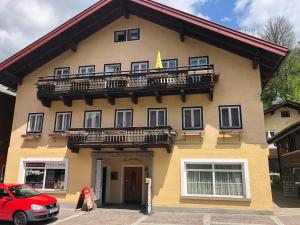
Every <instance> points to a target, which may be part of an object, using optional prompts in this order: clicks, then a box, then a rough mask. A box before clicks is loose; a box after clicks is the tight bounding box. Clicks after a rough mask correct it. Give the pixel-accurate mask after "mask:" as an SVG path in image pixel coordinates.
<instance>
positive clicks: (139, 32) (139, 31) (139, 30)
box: [127, 28, 141, 41]
mask: <svg viewBox="0 0 300 225" xmlns="http://www.w3.org/2000/svg"><path fill="white" fill-rule="evenodd" d="M133 30H137V31H138V34H139V38H138V39H136V40H130V39H129V32H130V31H133ZM140 39H141V29H140V28H132V29H128V30H127V41H139V40H140Z"/></svg>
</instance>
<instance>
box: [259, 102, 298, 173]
mask: <svg viewBox="0 0 300 225" xmlns="http://www.w3.org/2000/svg"><path fill="white" fill-rule="evenodd" d="M299 121H300V104H298V103H296V102H292V101H278V102H276V103H275V104H273V105H272V106H271V107H270V108H269V109H267V110H265V127H266V137H267V139H270V138H272V137H274V136H275V134H277V133H278V132H280V131H282V130H284V129H285V128H287V127H289V126H291V125H292V124H294V123H296V122H299ZM269 149H270V154H269V168H270V172H279V162H278V154H277V147H276V146H275V145H274V144H273V143H272V144H270V145H269Z"/></svg>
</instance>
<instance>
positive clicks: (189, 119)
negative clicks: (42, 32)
mask: <svg viewBox="0 0 300 225" xmlns="http://www.w3.org/2000/svg"><path fill="white" fill-rule="evenodd" d="M158 51H160V52H161V55H162V58H163V65H164V68H163V69H161V70H157V69H150V68H154V67H155V61H156V55H157V52H158ZM287 52H288V50H287V49H286V48H284V47H281V46H277V45H275V44H271V43H269V42H265V41H263V40H260V39H257V38H254V37H251V36H248V35H246V34H243V33H240V32H238V31H235V30H232V29H229V28H226V27H223V26H221V25H218V24H215V23H212V22H209V21H206V20H204V19H201V18H197V17H195V16H192V15H189V14H186V13H184V12H181V11H178V10H175V9H172V8H170V7H167V6H165V5H162V4H159V3H155V2H153V1H150V0H131V1H112V0H103V1H100V2H98V3H96V4H95V5H93V6H91V7H90V8H88V9H87V10H85V11H84V12H82V13H81V14H79V15H77V16H76V17H74V18H73V19H71V20H70V21H68V22H66V23H65V24H63V25H62V26H60V27H59V28H57V29H55V30H54V31H52V32H50V33H49V34H47V35H46V36H44V37H42V38H41V39H39V40H38V41H36V42H35V43H33V44H32V45H30V46H28V47H27V48H25V49H24V50H22V51H21V52H19V53H17V54H16V55H14V56H12V57H11V58H9V59H8V60H6V61H4V62H3V63H1V64H0V71H1V72H0V77H1V76H2V75H3V76H8V74H7V71H10V73H12V74H13V75H14V78H16V82H17V81H18V80H21V82H22V84H19V85H17V99H16V110H15V115H14V121H13V130H12V138H11V142H10V147H9V154H8V163H7V173H6V176H5V182H22V183H23V182H25V183H27V184H29V185H32V186H33V187H35V188H37V189H40V190H41V191H42V192H45V193H50V194H52V195H53V196H55V197H57V198H58V199H59V200H60V201H65V202H75V201H77V199H78V196H79V193H80V191H81V189H82V187H83V186H84V185H88V186H91V187H92V188H93V189H94V192H95V196H96V198H97V199H98V201H97V202H98V203H99V205H101V202H102V203H103V204H105V203H138V204H142V203H144V202H145V200H146V198H147V196H146V193H147V192H146V184H145V182H144V178H146V177H149V178H151V179H152V203H153V206H154V208H156V209H158V208H161V207H176V208H220V209H224V208H226V209H233V210H257V211H267V212H269V211H271V210H272V199H271V190H270V183H269V177H268V176H269V175H268V160H267V159H268V145H267V143H266V139H265V128H264V114H263V105H262V102H261V100H260V94H261V91H262V86H264V85H265V84H266V82H267V81H268V80H269V79H270V78H271V77H272V75H273V73H274V71H276V69H277V68H278V66H279V65H280V63H281V62H282V60H283V59H284V57H285V56H286V54H287ZM5 72H6V73H5ZM257 187H259V188H257Z"/></svg>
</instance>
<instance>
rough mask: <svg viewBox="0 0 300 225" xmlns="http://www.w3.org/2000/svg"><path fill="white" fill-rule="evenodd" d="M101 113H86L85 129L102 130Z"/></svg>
mask: <svg viewBox="0 0 300 225" xmlns="http://www.w3.org/2000/svg"><path fill="white" fill-rule="evenodd" d="M100 124H101V111H86V112H85V113H84V127H85V128H100V126H101V125H100Z"/></svg>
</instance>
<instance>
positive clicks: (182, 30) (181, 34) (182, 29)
mask: <svg viewBox="0 0 300 225" xmlns="http://www.w3.org/2000/svg"><path fill="white" fill-rule="evenodd" d="M178 32H179V37H180V41H181V42H184V39H185V24H184V23H183V22H180V23H179V31H178Z"/></svg>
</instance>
